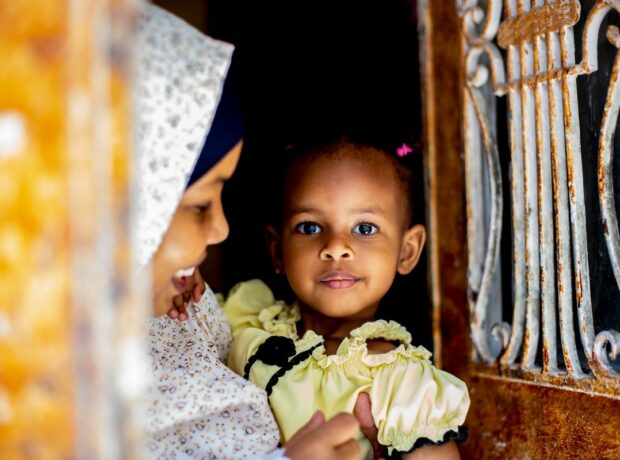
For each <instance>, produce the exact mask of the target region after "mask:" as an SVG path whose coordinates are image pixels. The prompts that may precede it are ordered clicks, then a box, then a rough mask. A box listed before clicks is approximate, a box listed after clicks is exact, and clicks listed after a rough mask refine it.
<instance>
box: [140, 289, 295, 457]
mask: <svg viewBox="0 0 620 460" xmlns="http://www.w3.org/2000/svg"><path fill="white" fill-rule="evenodd" d="M148 326H149V340H148V346H149V354H150V356H151V358H152V360H151V365H152V367H151V371H152V375H151V376H150V377H151V378H150V382H151V384H150V385H149V387H148V390H147V400H148V401H147V404H148V406H147V411H148V413H147V417H146V418H147V428H148V445H147V449H148V455H149V457H150V458H157V459H181V458H184V459H185V458H187V459H194V458H196V459H233V458H234V459H240V458H269V459H283V458H285V457H284V456H283V454H282V450H277V446H278V442H279V439H280V434H279V432H278V427H277V425H276V423H275V421H274V418H273V415H272V414H271V411H270V409H269V404H268V403H267V396H266V394H265V392H264V391H263V390H262V389H260V388H258V387H256V386H255V385H254V384H252V383H250V382H248V381H246V380H244V379H242V378H241V377H240V376H238V375H237V374H235V373H234V372H232V371H231V370H230V369H228V368H227V367H226V365H225V364H224V362H223V361H225V359H226V356H227V354H228V351H229V348H230V342H231V333H230V327H229V326H228V323H227V321H226V318H225V316H224V314H223V311H222V309H221V307H220V305H219V303H218V301H217V299H216V297H215V295H214V294H213V292H212V291H211V289H209V288H207V291H206V292H205V295H204V296H203V298H202V300H201V301H200V302H199V303H198V304H195V305H194V308H193V311H191V312H190V317H189V319H188V320H186V321H183V322H181V321H177V320H171V319H169V318H168V317H166V316H162V317H158V318H153V319H151V320H149V324H148Z"/></svg>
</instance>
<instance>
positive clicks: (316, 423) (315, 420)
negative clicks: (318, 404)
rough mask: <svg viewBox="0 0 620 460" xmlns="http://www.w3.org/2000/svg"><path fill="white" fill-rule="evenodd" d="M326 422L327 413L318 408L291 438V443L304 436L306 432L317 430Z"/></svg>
mask: <svg viewBox="0 0 620 460" xmlns="http://www.w3.org/2000/svg"><path fill="white" fill-rule="evenodd" d="M324 423H325V415H323V412H321V411H320V410H317V411H316V412H315V413H314V415H313V416H312V417H311V418H310V420H309V421H308V423H306V424H305V425H304V426H302V427H301V428H300V429H299V430H297V433H295V434H294V435H293V436H292V437H291V439H289V443H294V442H295V441H296V440H297V439H298V438H300V437H304V436H305V435H306V434H308V433H310V432H312V431H313V430H316V429H317V428H318V427H320V426H321V425H323V424H324Z"/></svg>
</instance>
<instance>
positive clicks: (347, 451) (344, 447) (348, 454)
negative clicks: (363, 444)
mask: <svg viewBox="0 0 620 460" xmlns="http://www.w3.org/2000/svg"><path fill="white" fill-rule="evenodd" d="M360 454H361V451H360V445H359V443H358V442H357V441H356V440H355V439H350V440H349V441H347V442H345V443H344V444H341V445H339V446H338V447H337V448H336V458H338V459H341V458H346V459H351V460H353V459H358V458H360Z"/></svg>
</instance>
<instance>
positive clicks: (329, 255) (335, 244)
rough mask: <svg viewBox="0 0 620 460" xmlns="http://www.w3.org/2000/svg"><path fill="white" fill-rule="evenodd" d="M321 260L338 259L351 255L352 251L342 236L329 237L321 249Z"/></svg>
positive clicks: (347, 257) (348, 257)
mask: <svg viewBox="0 0 620 460" xmlns="http://www.w3.org/2000/svg"><path fill="white" fill-rule="evenodd" d="M319 255H320V257H321V259H322V260H340V259H350V258H351V257H353V251H352V250H351V248H350V247H349V245H348V244H347V242H346V241H345V240H344V239H343V238H336V237H334V238H330V239H329V240H328V241H327V242H326V243H325V246H323V248H322V249H321V252H320V254H319Z"/></svg>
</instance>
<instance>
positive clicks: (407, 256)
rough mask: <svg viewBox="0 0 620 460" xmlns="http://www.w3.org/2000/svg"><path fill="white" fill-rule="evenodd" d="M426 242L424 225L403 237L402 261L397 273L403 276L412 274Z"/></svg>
mask: <svg viewBox="0 0 620 460" xmlns="http://www.w3.org/2000/svg"><path fill="white" fill-rule="evenodd" d="M425 242H426V230H425V229H424V227H423V226H422V225H414V226H413V227H411V228H410V229H408V230H407V231H406V232H405V234H404V235H403V242H402V247H401V250H400V259H399V260H398V266H397V268H396V271H397V272H398V273H400V274H401V275H407V274H408V273H411V270H413V269H414V268H415V266H416V265H417V264H418V260H420V254H422V249H423V248H424V243H425Z"/></svg>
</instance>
